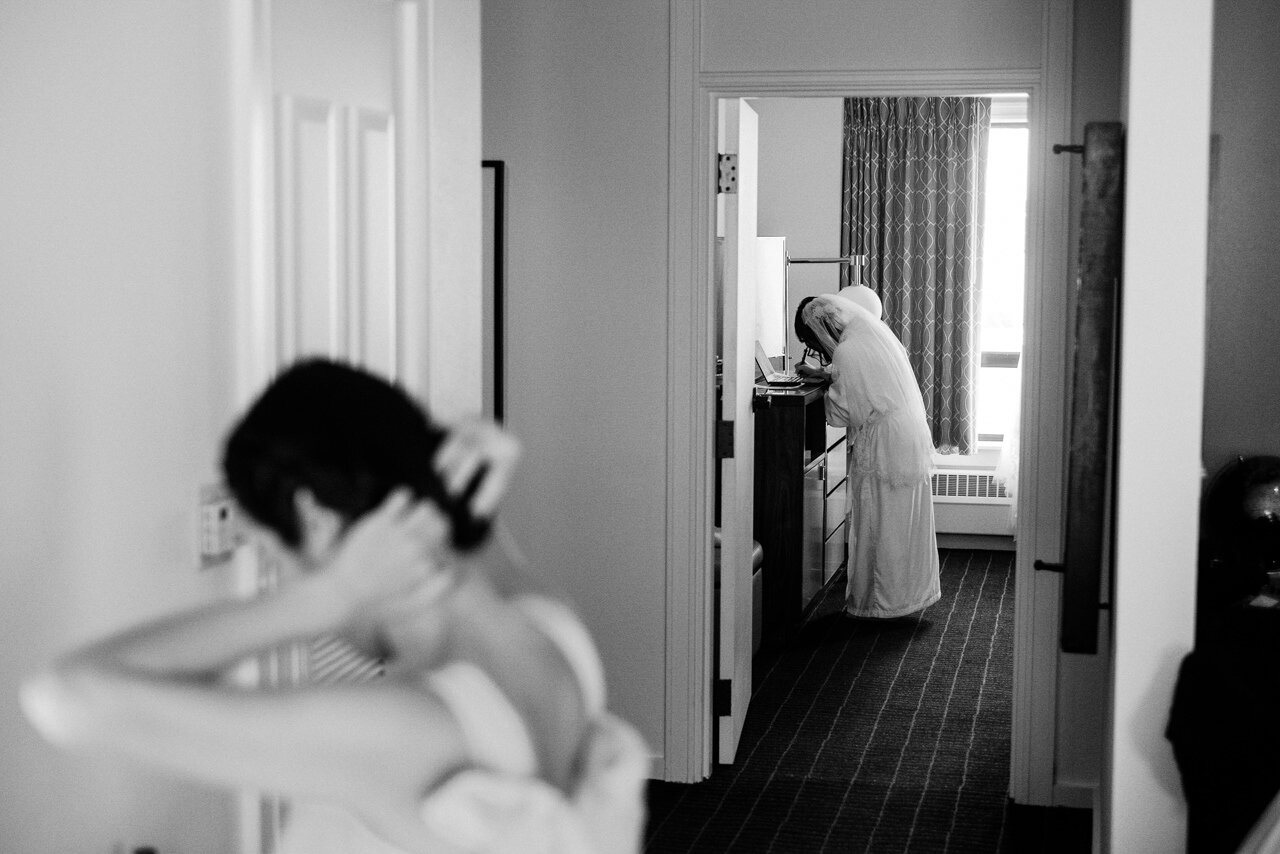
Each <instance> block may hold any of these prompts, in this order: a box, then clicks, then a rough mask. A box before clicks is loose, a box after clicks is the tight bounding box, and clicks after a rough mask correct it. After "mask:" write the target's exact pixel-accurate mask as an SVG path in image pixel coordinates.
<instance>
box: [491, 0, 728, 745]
mask: <svg viewBox="0 0 1280 854" xmlns="http://www.w3.org/2000/svg"><path fill="white" fill-rule="evenodd" d="M483 15H484V18H483V24H482V28H483V29H482V32H483V56H484V142H483V152H484V156H485V157H486V158H489V159H496V160H504V161H506V164H507V173H508V181H509V182H508V185H507V203H508V212H507V226H508V229H509V241H508V244H507V251H508V258H509V259H510V260H509V263H508V267H507V294H506V299H507V301H506V308H507V317H508V318H509V321H508V325H507V342H508V361H507V371H508V373H507V382H508V386H507V387H508V390H509V391H508V398H507V412H508V413H509V418H508V423H509V425H510V427H511V429H512V430H514V431H515V432H516V434H517V435H519V436H520V438H521V439H522V440H523V442H524V445H525V458H524V462H523V463H522V469H521V471H520V474H519V477H518V479H517V482H516V484H515V486H514V487H513V494H512V495H511V496H510V499H509V500H508V501H507V503H506V505H505V508H504V514H505V517H506V518H507V520H508V521H509V523H510V524H511V526H512V528H513V532H514V534H515V535H516V537H517V539H518V540H519V542H520V544H521V546H522V547H523V548H524V549H525V550H526V552H527V553H528V555H529V558H530V560H531V561H532V563H533V564H534V566H535V567H536V568H537V569H538V570H539V571H540V572H542V573H544V574H546V575H548V576H549V577H550V578H551V579H552V580H554V581H555V582H558V584H559V586H560V587H561V588H563V590H564V591H565V592H566V593H567V594H569V595H570V596H571V597H572V598H573V599H574V600H575V603H576V604H577V605H578V606H579V607H580V609H581V611H582V613H583V615H584V617H585V618H586V620H587V622H588V624H589V626H590V628H591V629H592V631H593V633H594V634H595V636H596V637H597V639H598V641H599V645H600V647H601V652H602V654H603V656H604V659H605V665H606V667H607V668H608V672H609V674H610V676H611V679H610V699H611V701H612V704H613V705H614V706H615V707H616V708H618V709H619V710H621V711H622V712H623V713H624V714H625V715H626V716H627V717H628V718H629V719H631V720H633V721H634V722H635V723H636V724H637V725H638V726H639V727H640V728H641V730H642V731H643V733H644V734H645V736H646V737H647V738H648V739H649V741H650V742H651V744H652V745H653V746H654V748H655V749H656V750H657V751H658V752H661V749H662V732H663V720H664V710H665V704H664V696H665V691H666V688H665V681H664V643H665V641H664V635H665V629H664V619H665V618H664V613H665V601H666V587H665V574H664V562H665V555H666V541H665V503H666V485H665V471H666V465H667V462H666V431H667V421H666V416H665V411H666V383H667V376H666V370H667V365H666V362H667V359H666V352H667V337H666V336H667V328H666V325H667V284H666V279H667V144H668V143H667V122H666V115H667V103H668V102H667V97H668V96H667V87H668V72H667V65H668V40H669V39H668V30H667V26H668V25H667V4H666V2H665V0H643V1H642V2H608V3H601V2H570V1H569V0H540V2H530V0H491V2H486V3H484V5H483ZM682 369H683V370H698V369H699V368H697V367H696V366H683V367H682ZM703 369H707V368H706V367H705V366H704V367H703Z"/></svg>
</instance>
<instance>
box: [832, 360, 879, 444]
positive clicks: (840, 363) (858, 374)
mask: <svg viewBox="0 0 1280 854" xmlns="http://www.w3.org/2000/svg"><path fill="white" fill-rule="evenodd" d="M858 349H859V348H858V347H857V346H856V345H855V342H853V341H845V342H842V343H841V344H840V346H838V347H836V351H835V353H834V354H833V356H832V360H831V385H830V386H828V387H827V401H826V403H827V423H828V424H830V425H831V426H832V427H847V428H849V429H850V430H857V429H859V428H861V427H862V425H863V424H865V423H866V422H867V419H868V418H870V417H871V412H872V404H871V400H870V397H869V396H868V394H867V389H868V385H867V379H868V378H867V375H866V370H867V364H866V362H865V361H864V360H862V359H859V358H858V355H857V350H858Z"/></svg>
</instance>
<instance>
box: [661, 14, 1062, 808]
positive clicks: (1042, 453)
mask: <svg viewBox="0 0 1280 854" xmlns="http://www.w3.org/2000/svg"><path fill="white" fill-rule="evenodd" d="M1046 9H1047V14H1046V15H1045V21H1044V36H1045V43H1046V44H1047V45H1048V46H1049V47H1048V49H1047V52H1046V56H1045V61H1044V63H1043V64H1042V66H1041V67H1039V68H1032V69H1025V70H1020V69H989V70H971V71H841V72H831V71H785V72H773V71H761V72H703V71H700V67H701V62H700V56H699V46H700V44H701V32H700V23H701V21H700V16H699V12H698V8H697V4H690V3H683V2H680V0H671V3H670V15H671V58H670V65H671V68H670V70H671V75H670V80H671V84H670V85H671V90H670V116H669V120H670V121H669V138H668V142H669V149H670V150H669V155H670V156H669V158H668V184H669V195H668V198H669V210H668V240H669V246H670V251H669V253H668V271H667V272H668V300H667V311H668V317H667V328H668V331H669V335H668V342H667V347H668V352H667V355H668V361H667V365H668V367H667V389H668V400H667V411H668V413H669V415H670V417H669V420H668V431H667V447H668V463H667V465H668V468H667V544H666V545H667V574H666V578H667V584H666V614H667V620H666V685H667V703H666V718H665V727H664V745H663V746H664V749H663V752H662V756H661V758H660V760H659V761H658V762H657V763H656V764H655V774H656V775H658V776H659V777H660V778H661V779H664V780H669V781H678V782H694V781H697V780H701V779H704V778H706V777H707V776H709V775H710V772H711V767H712V754H713V746H714V745H713V744H712V739H711V713H710V710H711V680H712V674H713V673H714V669H713V665H714V662H713V661H712V657H711V649H712V642H711V627H712V615H711V606H712V596H713V591H712V583H713V573H714V569H713V567H714V564H713V562H712V561H713V558H712V544H711V520H712V518H713V515H712V514H713V511H714V508H713V507H712V502H713V500H714V497H713V495H712V489H711V484H712V483H713V480H712V468H711V466H712V465H714V455H713V442H712V439H713V422H714V418H715V406H714V392H715V389H714V370H713V368H712V367H711V366H712V365H713V364H714V340H713V336H714V325H713V320H714V319H713V317H712V316H711V311H712V307H713V306H714V300H713V294H712V289H713V287H714V277H713V269H712V263H713V258H714V253H713V250H714V239H715V198H714V192H713V186H714V183H713V182H714V176H715V172H714V161H715V156H714V150H715V140H716V133H715V132H716V119H715V117H716V112H715V108H716V103H717V100H718V99H719V98H733V97H753V96H755V97H765V96H771V97H784V96H793V97H845V96H857V95H864V96H872V95H928V94H933V95H960V94H973V93H975V92H984V93H986V92H992V93H994V92H1015V91H1016V92H1026V93H1027V94H1028V95H1029V96H1030V103H1029V114H1028V119H1029V124H1030V128H1031V134H1030V147H1031V150H1030V152H1029V155H1030V156H1029V161H1028V170H1029V175H1028V203H1027V204H1028V216H1027V244H1028V246H1027V249H1028V251H1027V287H1026V303H1025V314H1024V319H1025V326H1024V329H1025V332H1024V338H1025V340H1027V341H1034V342H1037V346H1036V347H1035V348H1032V349H1028V350H1026V351H1025V352H1024V356H1023V366H1024V367H1023V379H1022V382H1023V389H1022V400H1023V402H1024V405H1023V407H1022V422H1021V430H1022V436H1023V437H1024V440H1023V441H1022V442H1021V454H1020V460H1019V484H1020V488H1019V492H1018V496H1017V502H1018V537H1017V541H1018V549H1017V560H1016V566H1015V586H1016V594H1015V605H1014V621H1015V632H1014V678H1013V685H1014V696H1013V721H1012V738H1011V760H1010V795H1011V797H1013V799H1014V800H1015V801H1018V802H1020V803H1030V804H1051V803H1053V802H1054V799H1055V791H1054V760H1055V754H1056V746H1057V745H1056V741H1057V731H1056V730H1057V728H1056V716H1057V714H1056V713H1057V704H1058V628H1059V610H1060V603H1059V587H1060V581H1059V579H1058V578H1057V577H1051V576H1052V574H1050V573H1039V572H1035V571H1034V569H1033V566H1032V564H1033V562H1034V561H1035V559H1036V558H1037V557H1041V558H1044V559H1046V560H1057V557H1058V555H1059V554H1060V552H1061V547H1062V531H1061V519H1062V503H1063V502H1062V486H1063V476H1062V471H1063V466H1062V460H1063V453H1064V445H1065V441H1064V435H1063V429H1062V419H1063V408H1064V407H1063V395H1062V389H1063V388H1064V387H1065V377H1066V364H1065V362H1066V360H1065V352H1066V329H1065V327H1066V316H1067V291H1068V288H1067V287H1066V283H1067V280H1068V270H1069V264H1068V202H1069V178H1070V169H1069V166H1070V164H1069V163H1068V162H1067V160H1066V158H1064V157H1056V158H1055V157H1054V156H1053V155H1052V154H1050V146H1051V145H1052V144H1053V143H1054V142H1058V141H1067V138H1068V136H1069V134H1070V130H1071V124H1070V118H1071V117H1070V103H1071V77H1070V71H1071V67H1070V57H1071V30H1072V9H1071V3H1070V0H1048V2H1047V7H1046ZM699 365H701V366H704V368H705V369H704V370H696V369H695V370H690V366H693V367H694V368H696V366H699Z"/></svg>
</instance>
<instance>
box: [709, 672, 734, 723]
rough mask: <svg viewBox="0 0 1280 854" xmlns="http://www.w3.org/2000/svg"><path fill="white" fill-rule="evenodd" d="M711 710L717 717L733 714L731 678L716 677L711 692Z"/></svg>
mask: <svg viewBox="0 0 1280 854" xmlns="http://www.w3.org/2000/svg"><path fill="white" fill-rule="evenodd" d="M711 710H712V712H713V713H714V714H715V715H716V716H717V717H725V716H726V715H731V714H733V680H732V679H717V680H716V682H715V688H714V690H713V691H712V692H711Z"/></svg>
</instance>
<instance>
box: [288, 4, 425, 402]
mask: <svg viewBox="0 0 1280 854" xmlns="http://www.w3.org/2000/svg"><path fill="white" fill-rule="evenodd" d="M396 24H397V20H396V15H395V4H392V3H386V2H380V0H274V2H273V3H272V8H271V69H270V86H271V100H272V110H273V113H274V125H275V168H274V170H273V171H274V184H275V194H276V211H275V222H274V227H275V245H276V259H277V264H276V276H275V300H274V302H275V307H276V329H275V342H276V350H275V352H276V358H277V360H278V362H279V363H280V364H282V365H283V364H285V363H288V362H290V361H292V360H293V359H295V358H297V357H299V356H306V355H326V356H335V357H339V358H344V359H347V360H350V361H352V362H356V363H359V364H363V365H365V366H367V367H369V368H370V369H372V370H375V371H377V372H379V373H381V374H383V375H385V376H387V377H390V378H394V377H395V376H396V375H397V371H398V367H399V364H400V355H399V343H400V342H399V334H398V333H399V318H398V314H397V312H398V306H399V302H400V301H399V299H398V277H397V275H396V273H397V270H396V246H395V234H396V227H395V226H396V203H397V196H398V193H397V187H396V111H395V79H396V68H395V61H396V56H397V51H396V44H397V38H396Z"/></svg>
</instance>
